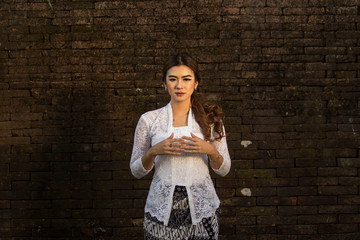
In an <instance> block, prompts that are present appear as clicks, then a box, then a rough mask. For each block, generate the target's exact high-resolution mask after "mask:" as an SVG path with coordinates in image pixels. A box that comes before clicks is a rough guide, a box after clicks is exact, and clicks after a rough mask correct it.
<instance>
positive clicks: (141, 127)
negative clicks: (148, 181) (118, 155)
mask: <svg viewBox="0 0 360 240" xmlns="http://www.w3.org/2000/svg"><path fill="white" fill-rule="evenodd" d="M173 137H174V134H171V136H170V137H168V138H167V139H165V140H163V141H162V142H159V143H158V144H156V145H154V146H151V137H150V132H149V127H148V124H147V122H146V119H145V118H144V117H143V116H141V117H140V120H139V122H138V124H137V126H136V129H135V134H134V145H133V151H132V154H131V160H130V169H131V173H132V174H133V175H134V177H136V178H142V177H143V176H145V175H146V174H148V173H149V172H150V171H151V169H152V168H153V166H154V160H155V157H156V156H157V155H164V154H170V155H180V154H181V153H180V151H181V150H182V149H183V148H184V147H185V144H184V140H183V139H179V138H173Z"/></svg>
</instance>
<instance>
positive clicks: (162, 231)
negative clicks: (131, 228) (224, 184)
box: [144, 186, 219, 240]
mask: <svg viewBox="0 0 360 240" xmlns="http://www.w3.org/2000/svg"><path fill="white" fill-rule="evenodd" d="M218 215H219V209H217V210H216V212H215V213H214V214H213V215H212V216H211V217H208V218H203V219H202V221H201V222H199V223H197V224H196V225H192V223H191V215H190V209H189V203H188V195H187V192H186V188H185V187H184V186H176V187H175V191H174V196H173V204H172V209H171V214H170V219H169V223H168V225H167V226H165V225H164V223H163V222H160V221H158V220H157V218H156V217H152V216H151V215H150V213H148V212H146V213H145V217H144V239H146V240H163V239H187V240H210V239H215V240H216V239H218V235H219V223H218Z"/></svg>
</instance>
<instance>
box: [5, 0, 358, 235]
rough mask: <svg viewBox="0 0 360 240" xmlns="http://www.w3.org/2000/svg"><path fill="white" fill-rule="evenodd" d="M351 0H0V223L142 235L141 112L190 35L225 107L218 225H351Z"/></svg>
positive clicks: (351, 229)
mask: <svg viewBox="0 0 360 240" xmlns="http://www.w3.org/2000/svg"><path fill="white" fill-rule="evenodd" d="M359 5H360V1H359V0H341V1H340V0H293V1H290V0H288V1H287V0H241V1H240V0H201V1H199V0H192V1H189V0H180V1H131V0H124V1H97V0H95V1H85V0H84V1H81V0H74V1H61V0H2V1H1V3H0V15H1V18H0V29H1V31H0V44H1V45H0V62H1V67H0V79H1V80H0V158H1V161H0V239H4V240H8V239H12V240H20V239H96V240H100V239H141V238H142V227H141V225H142V217H143V207H144V204H145V199H146V196H147V191H148V188H149V184H150V180H151V176H147V177H146V178H144V179H142V180H135V179H134V178H133V177H132V176H131V174H130V171H129V159H130V154H131V149H132V141H133V132H134V128H135V126H136V123H137V121H138V118H139V116H140V115H141V114H142V113H143V112H145V111H148V110H152V109H155V108H158V107H161V106H163V105H164V104H166V103H167V102H168V100H169V98H168V96H167V94H166V93H165V91H164V90H163V87H162V83H161V76H160V72H161V66H162V62H163V60H164V59H165V58H166V57H167V56H168V55H169V54H170V53H172V52H174V51H188V52H190V53H191V54H192V55H194V56H195V57H196V58H197V59H198V60H199V62H200V66H201V72H202V77H203V81H202V83H201V85H200V93H201V94H202V97H203V99H204V100H206V101H210V102H218V103H219V104H220V105H221V106H222V107H223V108H224V111H225V113H226V116H227V118H226V122H225V123H226V129H227V132H228V145H229V148H230V154H231V156H232V160H233V161H232V170H231V172H230V173H229V175H228V176H226V177H225V178H219V177H216V176H215V175H213V176H214V181H215V184H216V188H217V192H218V194H219V196H220V198H221V202H222V205H221V210H222V215H221V239H251V240H255V239H257V240H268V239H270V240H271V239H293V240H305V239H306V240H309V239H317V240H319V239H327V240H333V239H360V234H359V230H360V229H359V224H360V215H359V204H360V196H359V183H360V178H359V174H360V159H359V146H360V137H359V136H360V98H359V95H360V80H359V77H360V63H359V60H360V57H359V53H360V40H359V39H360V21H359V20H360V8H359Z"/></svg>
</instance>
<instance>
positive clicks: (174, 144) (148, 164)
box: [141, 133, 185, 170]
mask: <svg viewBox="0 0 360 240" xmlns="http://www.w3.org/2000/svg"><path fill="white" fill-rule="evenodd" d="M184 147H185V144H184V140H183V139H181V138H174V133H172V134H171V135H170V137H168V138H167V139H165V140H163V141H162V142H159V143H158V144H156V145H154V146H152V147H151V148H150V149H149V150H148V151H147V152H146V153H145V154H144V156H143V157H142V158H141V160H142V164H143V166H144V168H145V169H148V170H151V169H152V167H153V166H154V160H155V157H156V156H157V155H166V154H167V155H180V154H181V150H182V149H183V148H184Z"/></svg>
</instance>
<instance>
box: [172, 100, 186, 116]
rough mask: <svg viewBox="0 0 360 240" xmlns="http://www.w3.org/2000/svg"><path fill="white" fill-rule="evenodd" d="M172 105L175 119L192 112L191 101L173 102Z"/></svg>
mask: <svg viewBox="0 0 360 240" xmlns="http://www.w3.org/2000/svg"><path fill="white" fill-rule="evenodd" d="M170 104H171V108H172V113H173V118H174V119H175V118H177V117H179V116H183V115H187V113H188V112H189V110H190V101H183V102H173V101H171V103H170Z"/></svg>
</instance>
